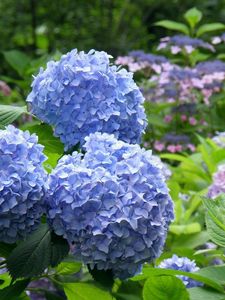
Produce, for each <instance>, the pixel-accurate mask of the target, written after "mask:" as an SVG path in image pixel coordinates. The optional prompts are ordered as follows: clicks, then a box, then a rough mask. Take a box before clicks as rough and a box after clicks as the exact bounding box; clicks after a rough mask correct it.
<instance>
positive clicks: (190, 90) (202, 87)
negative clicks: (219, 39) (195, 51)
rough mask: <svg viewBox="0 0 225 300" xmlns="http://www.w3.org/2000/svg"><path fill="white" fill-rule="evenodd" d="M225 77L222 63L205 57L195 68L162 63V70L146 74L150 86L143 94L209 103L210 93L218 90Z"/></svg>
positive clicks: (155, 99)
mask: <svg viewBox="0 0 225 300" xmlns="http://www.w3.org/2000/svg"><path fill="white" fill-rule="evenodd" d="M224 80H225V63H224V62H222V61H219V60H217V61H208V62H204V63H199V64H197V65H196V66H195V67H194V68H189V67H185V68H183V67H180V66H177V65H173V64H169V63H167V64H163V65H162V68H161V73H159V74H155V75H152V76H151V77H150V78H149V85H150V86H151V88H150V89H149V90H148V89H146V90H145V91H144V95H145V97H146V99H147V100H148V101H151V102H162V101H163V102H175V101H177V100H179V102H180V103H200V102H202V101H203V102H204V103H205V104H207V105H209V103H210V97H211V96H212V95H213V94H215V93H218V92H220V91H221V89H222V87H223V84H224Z"/></svg>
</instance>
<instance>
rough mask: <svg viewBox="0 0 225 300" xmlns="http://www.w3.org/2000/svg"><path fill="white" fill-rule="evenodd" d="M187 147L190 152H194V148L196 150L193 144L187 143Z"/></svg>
mask: <svg viewBox="0 0 225 300" xmlns="http://www.w3.org/2000/svg"><path fill="white" fill-rule="evenodd" d="M187 148H188V149H189V150H191V152H195V150H196V147H195V145H193V144H187Z"/></svg>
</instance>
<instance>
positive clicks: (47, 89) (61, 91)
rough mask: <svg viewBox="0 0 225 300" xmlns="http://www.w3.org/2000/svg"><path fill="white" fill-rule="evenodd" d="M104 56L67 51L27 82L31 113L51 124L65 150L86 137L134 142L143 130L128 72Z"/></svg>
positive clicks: (138, 95) (136, 94)
mask: <svg viewBox="0 0 225 300" xmlns="http://www.w3.org/2000/svg"><path fill="white" fill-rule="evenodd" d="M109 58H110V56H109V55H108V54H107V53H105V52H99V51H94V50H91V51H90V52H88V53H84V52H77V50H72V51H71V52H69V53H67V54H66V55H63V56H62V57H61V59H60V60H59V61H50V62H49V63H48V64H47V68H46V69H45V70H43V69H41V70H40V72H39V74H38V75H37V76H36V77H35V79H34V81H33V83H32V91H31V93H30V94H29V95H28V97H27V102H28V103H30V107H31V111H32V113H33V114H34V115H36V116H37V117H38V118H39V119H40V120H42V121H44V122H46V123H48V124H50V125H52V126H53V127H54V133H55V135H56V136H57V137H59V138H60V139H61V141H62V142H63V143H64V145H65V149H66V150H68V149H70V148H72V147H73V146H75V145H76V144H78V143H80V144H81V145H83V143H84V138H85V137H86V136H88V135H89V134H90V133H94V132H97V131H99V132H106V133H112V134H114V135H115V136H116V137H117V138H119V139H121V140H123V141H125V142H128V143H132V144H135V143H139V142H140V140H141V135H142V134H143V132H144V129H145V127H146V116H145V113H144V109H143V101H144V98H143V96H142V94H141V92H140V90H139V88H138V87H137V85H136V84H135V82H134V80H133V75H132V73H129V72H127V71H126V70H125V69H121V68H119V67H117V66H114V65H111V64H110V60H109Z"/></svg>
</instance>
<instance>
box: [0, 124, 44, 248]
mask: <svg viewBox="0 0 225 300" xmlns="http://www.w3.org/2000/svg"><path fill="white" fill-rule="evenodd" d="M42 151H43V146H41V145H39V144H37V137H36V136H35V135H30V134H29V133H28V132H22V131H21V130H19V129H16V128H15V127H14V126H8V127H7V128H6V129H5V130H1V131H0V153H1V155H0V174H1V182H0V199H1V200H0V241H3V242H6V243H14V242H15V241H17V240H19V239H23V238H24V237H26V236H27V234H29V233H30V232H32V231H34V230H35V229H36V228H37V226H38V224H39V223H40V218H41V216H42V214H43V198H44V196H45V191H46V179H47V173H46V172H45V171H44V168H43V166H42V163H43V161H44V160H45V159H46V158H45V156H44V154H43V152H42Z"/></svg>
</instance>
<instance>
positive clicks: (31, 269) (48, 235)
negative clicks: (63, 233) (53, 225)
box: [6, 224, 69, 279]
mask: <svg viewBox="0 0 225 300" xmlns="http://www.w3.org/2000/svg"><path fill="white" fill-rule="evenodd" d="M68 252H69V245H68V243H67V242H66V240H65V239H64V238H62V237H60V236H56V235H55V234H54V233H53V232H51V231H50V229H49V227H48V225H47V224H41V225H40V226H39V228H38V229H37V230H36V231H35V232H34V233H33V234H32V235H30V236H29V237H28V238H27V239H26V240H25V241H23V242H21V243H20V244H19V245H18V246H17V247H16V248H15V249H14V250H13V251H12V253H11V254H10V256H9V257H8V258H7V261H6V263H7V268H8V270H9V273H10V275H11V276H12V278H13V279H17V278H21V277H33V276H37V275H39V274H41V273H43V272H44V270H45V269H46V268H47V267H49V266H50V265H51V266H52V267H55V266H56V265H58V263H59V262H60V261H61V260H62V259H63V258H64V257H65V256H66V255H67V254H68Z"/></svg>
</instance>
